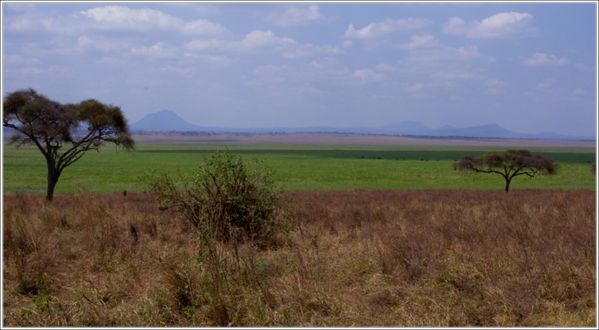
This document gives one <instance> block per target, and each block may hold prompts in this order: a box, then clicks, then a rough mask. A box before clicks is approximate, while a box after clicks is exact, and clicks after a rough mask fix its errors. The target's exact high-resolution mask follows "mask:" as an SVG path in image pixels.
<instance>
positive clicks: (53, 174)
mask: <svg viewBox="0 0 599 330" xmlns="http://www.w3.org/2000/svg"><path fill="white" fill-rule="evenodd" d="M59 177H60V172H59V171H58V170H56V169H55V168H54V166H53V165H52V164H48V188H47V190H46V201H48V202H51V201H52V200H53V199H54V188H56V184H57V183H58V178H59Z"/></svg>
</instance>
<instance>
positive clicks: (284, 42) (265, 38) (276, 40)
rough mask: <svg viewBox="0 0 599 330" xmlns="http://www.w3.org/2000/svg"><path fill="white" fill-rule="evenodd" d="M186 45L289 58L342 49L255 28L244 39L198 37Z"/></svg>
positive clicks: (338, 51) (323, 53)
mask: <svg viewBox="0 0 599 330" xmlns="http://www.w3.org/2000/svg"><path fill="white" fill-rule="evenodd" d="M186 47H187V48H188V49H190V50H193V51H206V52H210V51H228V52H233V53H240V54H243V53H245V54H247V53H252V52H258V51H261V50H269V51H275V52H278V53H280V54H281V55H282V56H283V57H285V58H289V59H295V58H304V57H311V56H315V55H336V54H340V53H341V52H342V50H341V49H340V48H339V47H334V46H330V45H313V44H310V43H305V44H303V43H299V42H297V41H295V40H294V39H292V38H287V37H279V36H277V35H276V34H275V33H273V32H272V31H270V30H267V31H264V30H254V31H252V32H250V33H248V34H246V35H245V36H244V37H243V39H239V40H225V39H198V40H192V41H191V42H189V43H187V45H186Z"/></svg>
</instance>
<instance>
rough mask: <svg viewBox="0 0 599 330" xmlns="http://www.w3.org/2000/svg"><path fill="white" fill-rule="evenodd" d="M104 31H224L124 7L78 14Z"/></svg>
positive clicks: (202, 22) (213, 25) (211, 25)
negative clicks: (90, 20) (92, 21)
mask: <svg viewBox="0 0 599 330" xmlns="http://www.w3.org/2000/svg"><path fill="white" fill-rule="evenodd" d="M80 14H81V15H83V16H85V17H87V18H90V19H92V20H94V21H95V22H96V23H98V24H100V27H101V28H105V29H128V30H135V31H147V30H152V29H157V30H166V31H174V32H179V33H184V34H194V35H202V34H204V35H209V34H219V33H223V32H225V31H226V29H225V28H224V27H223V26H221V25H219V24H216V23H212V22H210V21H207V20H203V19H198V20H194V21H189V22H187V21H184V20H181V19H179V18H176V17H173V16H171V15H168V14H165V13H163V12H161V11H159V10H155V9H148V8H144V9H131V8H128V7H124V6H104V7H96V8H92V9H88V10H84V11H81V12H80Z"/></svg>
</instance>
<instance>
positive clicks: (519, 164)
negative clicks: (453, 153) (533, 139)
mask: <svg viewBox="0 0 599 330" xmlns="http://www.w3.org/2000/svg"><path fill="white" fill-rule="evenodd" d="M454 167H455V168H456V169H458V170H462V171H472V172H477V173H494V174H499V175H501V176H502V177H503V178H504V179H505V191H506V192H507V191H509V190H510V183H511V182H512V179H513V178H515V177H517V176H520V175H526V176H528V177H531V178H534V177H535V175H537V174H555V173H556V172H557V164H555V163H554V162H553V160H551V159H549V158H547V157H545V156H541V155H533V154H531V153H530V152H529V151H528V150H507V151H493V152H487V153H485V154H484V155H482V156H481V157H479V158H475V157H471V156H465V157H464V158H462V159H461V160H460V161H459V162H457V163H455V165H454Z"/></svg>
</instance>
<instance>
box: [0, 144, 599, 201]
mask: <svg viewBox="0 0 599 330" xmlns="http://www.w3.org/2000/svg"><path fill="white" fill-rule="evenodd" d="M492 149H494V148H484V149H483V148H469V147H423V146H418V147H348V146H262V145H260V146H236V145H229V146H216V145H200V144H181V145H144V144H140V145H138V146H137V148H136V150H135V151H132V152H126V151H122V150H116V149H115V148H114V147H106V148H104V149H103V150H102V151H100V152H95V151H91V152H88V153H87V154H86V155H85V156H84V157H83V158H82V159H81V160H80V161H79V162H77V163H75V164H74V165H72V166H71V167H69V168H67V169H66V170H65V171H64V172H63V175H62V177H61V179H60V181H59V183H58V186H57V191H56V192H57V193H59V194H60V193H73V192H78V191H91V192H113V191H122V190H128V191H143V190H145V188H146V186H145V182H144V176H145V175H147V174H148V173H150V172H152V171H161V172H167V173H170V174H174V175H177V173H181V174H187V173H190V172H191V171H192V170H193V169H194V168H195V167H197V166H199V165H200V164H201V162H202V160H204V159H206V158H207V157H208V156H209V155H210V154H212V153H213V152H215V151H216V150H220V151H228V152H231V153H235V154H239V155H242V156H243V157H244V159H247V160H259V161H261V162H262V163H263V164H264V166H265V167H267V168H269V169H270V170H272V172H273V173H274V176H275V179H276V182H277V183H278V184H279V185H280V186H281V188H283V189H285V190H327V189H332V190H336V189H363V188H364V189H365V188H372V189H502V187H503V181H502V180H503V179H502V178H501V177H499V176H497V175H486V174H471V173H461V172H458V171H455V170H453V167H452V164H453V162H454V161H455V160H457V159H459V158H461V157H462V156H463V155H466V154H470V155H473V156H476V155H479V154H481V153H482V152H485V151H489V150H492ZM495 149H496V148H495ZM530 150H531V151H533V152H539V153H542V154H544V155H546V156H549V157H551V158H552V159H554V160H555V161H556V162H557V163H558V164H559V166H560V171H559V172H558V174H557V175H554V176H540V177H537V178H534V179H530V178H527V177H518V178H516V179H514V181H513V182H512V187H511V188H512V189H524V188H533V189H534V188H549V189H593V188H594V187H595V177H594V174H593V173H592V172H591V165H590V164H591V163H592V162H594V160H595V151H594V150H593V149H572V148H570V149H568V148H551V149H547V148H545V149H534V148H531V149H530ZM3 165H4V182H3V185H4V186H3V191H4V193H5V194H17V193H44V192H45V187H46V165H45V161H44V159H43V157H42V155H41V153H39V151H37V150H36V149H34V148H33V147H21V148H20V149H16V148H15V147H13V146H6V145H5V146H4V159H3Z"/></svg>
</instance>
